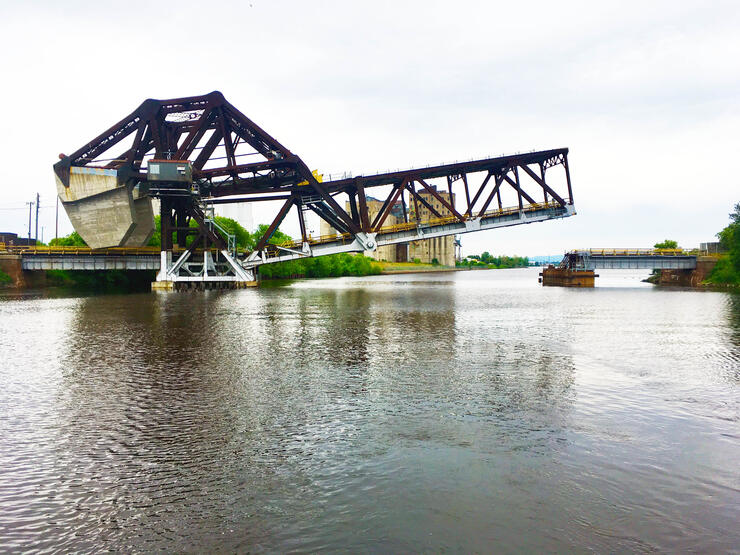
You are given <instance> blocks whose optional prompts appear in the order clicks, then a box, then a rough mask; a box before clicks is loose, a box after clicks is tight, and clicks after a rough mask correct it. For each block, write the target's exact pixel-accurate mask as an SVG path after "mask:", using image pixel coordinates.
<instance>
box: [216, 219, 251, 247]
mask: <svg viewBox="0 0 740 555" xmlns="http://www.w3.org/2000/svg"><path fill="white" fill-rule="evenodd" d="M214 220H215V221H216V223H217V224H218V225H219V226H221V227H222V228H223V229H225V230H226V232H227V233H229V234H230V235H234V236H236V246H237V248H238V249H251V248H252V247H253V238H252V234H251V233H249V232H248V231H247V230H246V229H244V228H243V227H242V226H241V224H240V223H239V222H237V221H236V220H232V219H231V218H224V217H222V216H216V217H215V218H214Z"/></svg>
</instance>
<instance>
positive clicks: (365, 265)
mask: <svg viewBox="0 0 740 555" xmlns="http://www.w3.org/2000/svg"><path fill="white" fill-rule="evenodd" d="M380 272H381V268H380V265H379V264H377V263H376V262H375V261H374V260H373V259H372V258H368V257H367V256H363V255H361V254H356V255H351V254H347V253H342V254H332V255H329V256H320V257H317V258H304V259H301V260H290V261H288V262H278V263H276V264H265V265H264V266H260V267H259V275H260V277H261V278H263V279H277V278H295V277H307V278H324V277H340V276H369V275H375V274H379V273H380Z"/></svg>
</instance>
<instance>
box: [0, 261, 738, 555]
mask: <svg viewBox="0 0 740 555" xmlns="http://www.w3.org/2000/svg"><path fill="white" fill-rule="evenodd" d="M601 273H602V278H599V279H600V281H599V285H600V287H597V288H596V289H593V290H572V289H561V288H542V287H540V286H538V285H537V280H536V270H506V271H483V272H465V273H446V274H437V275H431V274H425V275H403V276H377V277H371V278H340V279H333V280H321V281H303V282H295V283H293V284H290V285H288V286H284V287H270V288H259V289H248V290H238V291H229V292H206V293H179V294H178V293H169V294H168V293H159V294H137V295H118V296H90V297H61V298H48V297H41V296H33V295H31V296H23V297H6V298H4V299H0V353H1V355H2V362H1V363H0V385H2V388H1V389H0V550H26V551H52V550H54V551H56V550H61V551H75V552H77V551H92V550H95V551H103V550H116V551H153V550H157V549H164V550H166V551H214V550H218V551H251V552H261V551H300V552H317V551H333V550H342V551H369V552H389V551H393V552H405V551H452V552H459V551H464V552H474V551H478V552H489V551H494V550H495V551H503V552H522V551H534V550H537V551H568V552H570V551H576V552H583V551H589V550H596V551H599V552H605V551H633V550H637V551H647V550H661V551H689V550H693V551H703V552H707V551H713V552H717V551H731V550H733V549H735V550H737V549H738V548H740V527H739V526H738V521H740V464H738V461H740V298H738V297H737V296H733V295H731V294H728V293H716V292H696V291H681V290H658V289H654V288H653V287H652V286H648V285H645V284H641V283H640V282H639V279H638V277H637V276H636V275H634V274H629V273H619V272H613V273H609V272H601Z"/></svg>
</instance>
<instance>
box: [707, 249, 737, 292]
mask: <svg viewBox="0 0 740 555" xmlns="http://www.w3.org/2000/svg"><path fill="white" fill-rule="evenodd" d="M706 281H707V283H714V284H718V285H719V284H721V285H740V272H738V271H737V270H736V269H735V267H734V265H733V264H732V261H731V260H730V257H729V256H723V257H721V258H720V259H719V260H717V265H716V266H715V267H714V268H713V269H712V273H710V274H709V277H708V278H707V280H706Z"/></svg>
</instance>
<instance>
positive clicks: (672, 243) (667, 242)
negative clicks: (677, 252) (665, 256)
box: [653, 239, 678, 249]
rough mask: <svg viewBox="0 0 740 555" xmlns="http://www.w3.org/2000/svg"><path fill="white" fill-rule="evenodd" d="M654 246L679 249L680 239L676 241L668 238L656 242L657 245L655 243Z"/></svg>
mask: <svg viewBox="0 0 740 555" xmlns="http://www.w3.org/2000/svg"><path fill="white" fill-rule="evenodd" d="M653 248H656V249H677V248H678V241H674V240H673V239H666V240H665V241H662V242H660V243H655V245H653Z"/></svg>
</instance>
